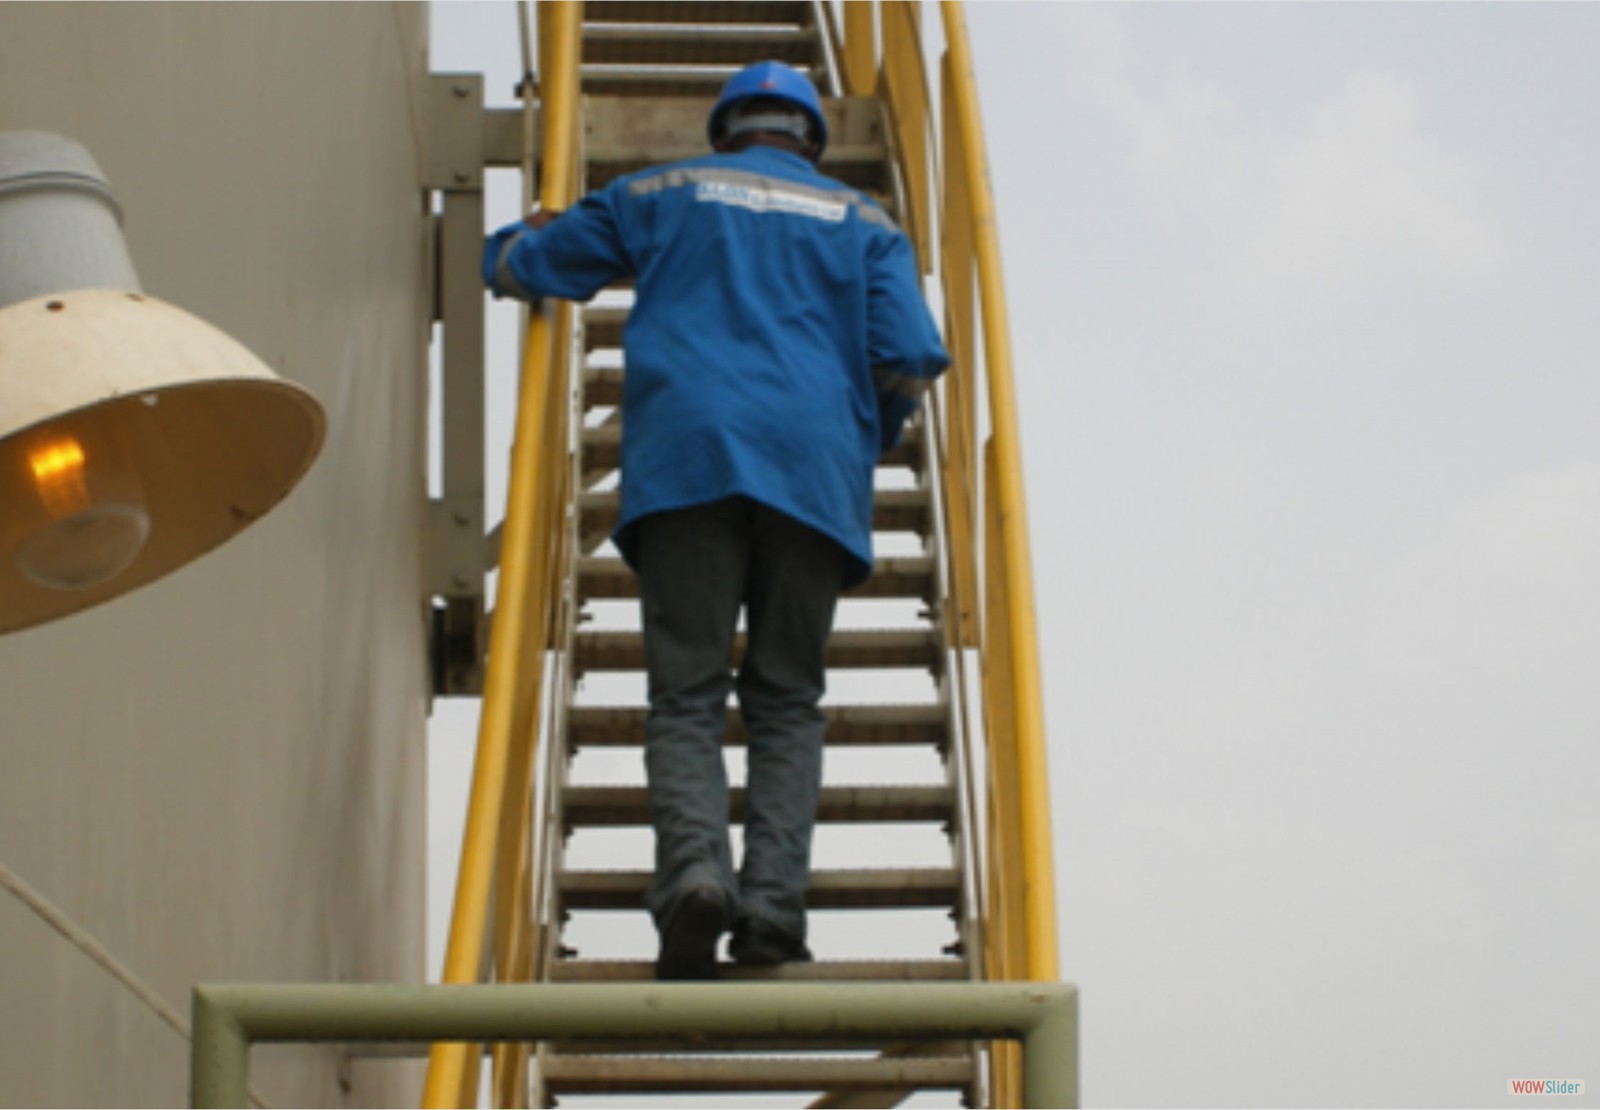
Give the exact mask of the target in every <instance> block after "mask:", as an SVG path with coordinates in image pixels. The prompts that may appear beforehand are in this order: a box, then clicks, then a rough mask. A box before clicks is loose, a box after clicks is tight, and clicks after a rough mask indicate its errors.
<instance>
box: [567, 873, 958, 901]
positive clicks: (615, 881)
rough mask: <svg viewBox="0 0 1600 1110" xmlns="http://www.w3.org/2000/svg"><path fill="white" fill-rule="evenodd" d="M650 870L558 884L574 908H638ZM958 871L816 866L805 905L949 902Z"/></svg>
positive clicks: (580, 876) (578, 876)
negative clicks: (826, 869) (832, 869)
mask: <svg viewBox="0 0 1600 1110" xmlns="http://www.w3.org/2000/svg"><path fill="white" fill-rule="evenodd" d="M652 875H653V873H652V872H650V871H638V870H630V871H621V870H618V871H586V870H585V871H561V872H558V873H557V875H556V890H557V892H558V893H559V895H560V897H561V900H562V903H563V905H564V906H565V907H566V908H567V909H572V910H637V909H639V908H640V907H641V906H642V905H643V904H644V894H645V891H646V890H647V889H649V887H650V882H651V878H652ZM960 890H961V877H960V875H959V874H957V872H956V871H955V869H954V868H950V867H914V868H862V869H860V870H848V871H814V872H812V875H811V887H810V889H809V890H808V891H807V894H806V905H807V906H809V907H811V908H812V909H819V910H846V909H860V908H863V907H870V908H873V909H881V908H885V907H897V908H901V909H909V908H923V909H926V908H944V907H948V906H953V905H955V903H956V900H957V897H958V895H959V894H960Z"/></svg>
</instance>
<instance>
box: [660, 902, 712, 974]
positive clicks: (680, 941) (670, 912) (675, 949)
mask: <svg viewBox="0 0 1600 1110" xmlns="http://www.w3.org/2000/svg"><path fill="white" fill-rule="evenodd" d="M728 916H729V913H728V896H727V895H726V894H724V893H723V892H722V889H721V888H720V887H718V886H716V885H714V884H712V883H701V884H699V885H697V886H692V887H690V888H689V889H688V890H686V891H684V892H683V893H682V894H680V895H678V897H677V898H676V899H674V900H673V902H672V905H671V906H670V907H669V908H668V909H667V912H666V913H665V914H663V915H662V917H661V952H660V955H658V956H657V957H656V978H657V979H715V978H716V977H717V941H718V940H719V939H721V937H722V933H723V930H725V929H726V928H727V927H728Z"/></svg>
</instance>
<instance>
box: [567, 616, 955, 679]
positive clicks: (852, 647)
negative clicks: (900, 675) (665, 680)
mask: <svg viewBox="0 0 1600 1110" xmlns="http://www.w3.org/2000/svg"><path fill="white" fill-rule="evenodd" d="M943 642H944V641H943V639H942V638H941V636H940V634H939V630H938V629H936V628H933V627H932V626H928V627H921V628H888V629H840V630H839V631H837V632H835V633H834V634H833V636H832V637H831V638H830V639H829V641H828V654H827V665H828V666H829V667H830V668H833V669H836V670H841V669H845V668H863V667H927V668H928V669H930V670H936V669H938V668H939V667H940V666H942V664H943ZM744 645H745V635H744V633H742V632H741V633H739V635H738V636H737V637H736V638H735V639H734V645H733V658H734V659H735V660H736V659H738V658H739V657H740V656H742V655H743V654H744ZM572 655H573V664H574V666H575V667H576V668H577V669H578V671H579V672H583V671H642V670H644V636H643V635H642V634H641V633H639V632H631V631H625V630H624V631H614V630H613V631H602V632H579V633H578V634H577V637H576V638H575V640H574V642H573V650H572ZM730 662H731V661H730Z"/></svg>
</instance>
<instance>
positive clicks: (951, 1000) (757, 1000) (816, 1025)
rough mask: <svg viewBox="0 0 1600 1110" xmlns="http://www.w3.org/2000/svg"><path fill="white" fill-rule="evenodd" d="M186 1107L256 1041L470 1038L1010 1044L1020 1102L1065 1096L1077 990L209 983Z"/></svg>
mask: <svg viewBox="0 0 1600 1110" xmlns="http://www.w3.org/2000/svg"><path fill="white" fill-rule="evenodd" d="M193 1024H194V1050H193V1056H192V1064H191V1070H190V1102H191V1105H193V1106H244V1105H245V1100H246V1097H247V1094H248V1084H249V1053H250V1046H251V1045H252V1044H255V1043H262V1042H275V1043H284V1042H291V1043H292V1042H312V1041H345V1042H350V1041H385V1040H387V1041H424V1040H432V1039H435V1038H439V1037H452V1038H460V1039H461V1040H463V1041H471V1042H483V1041H495V1040H509V1039H517V1040H522V1041H530V1040H548V1039H554V1038H560V1039H562V1040H570V1041H585V1040H590V1041H615V1040H617V1039H619V1038H639V1039H651V1038H656V1039H659V1038H661V1037H668V1036H673V1035H675V1034H677V1033H679V1032H681V1031H682V1030H684V1029H694V1030H696V1031H697V1032H699V1033H701V1034H704V1035H705V1036H708V1037H718V1038H729V1039H740V1038H746V1039H759V1038H763V1037H765V1038H772V1037H777V1036H782V1037H815V1038H818V1039H825V1040H837V1039H840V1038H846V1039H853V1038H860V1039H862V1040H864V1041H870V1040H873V1039H882V1038H883V1037H885V1036H890V1037H893V1038H895V1039H905V1040H948V1039H951V1038H956V1039H962V1040H969V1039H975V1038H993V1037H1006V1038H1013V1039H1015V1040H1017V1041H1020V1042H1021V1044H1022V1057H1023V1078H1022V1096H1023V1101H1024V1104H1025V1105H1028V1106H1076V1105H1077V1103H1078V1072H1077V1043H1078V999H1077V992H1076V991H1075V990H1074V989H1073V988H1072V987H1069V986H1062V985H1029V986H989V985H978V984H960V985H953V984H943V985H931V986H910V985H905V984H876V985H872V986H823V985H820V984H814V983H788V984H782V985H766V986H762V985H757V984H749V983H740V984H712V983H671V984H659V985H655V986H649V987H640V986H639V985H637V984H617V983H613V984H598V985H596V984H591V985H583V986H578V985H573V984H554V983H540V984H525V985H521V986H515V985H498V986H467V987H461V986H444V985H435V986H377V985H361V984H342V985H334V986H329V985H321V984H286V985H274V986H256V985H239V986H210V987H204V986H203V987H197V988H196V989H195V992H194V1020H193Z"/></svg>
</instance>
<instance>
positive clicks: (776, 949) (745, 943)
mask: <svg viewBox="0 0 1600 1110" xmlns="http://www.w3.org/2000/svg"><path fill="white" fill-rule="evenodd" d="M728 954H729V955H730V956H732V957H733V959H734V962H735V963H738V964H743V965H744V966H745V967H777V966H778V965H779V964H790V963H810V962H811V949H809V948H807V947H806V945H805V942H804V941H802V940H798V939H797V938H795V937H793V936H790V935H789V934H788V933H786V932H784V931H783V930H782V929H780V928H778V927H777V926H776V925H774V924H772V923H771V922H769V921H764V920H762V919H761V918H759V917H743V918H740V919H739V920H738V921H736V922H735V923H734V926H733V939H732V940H731V941H729V942H728Z"/></svg>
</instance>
